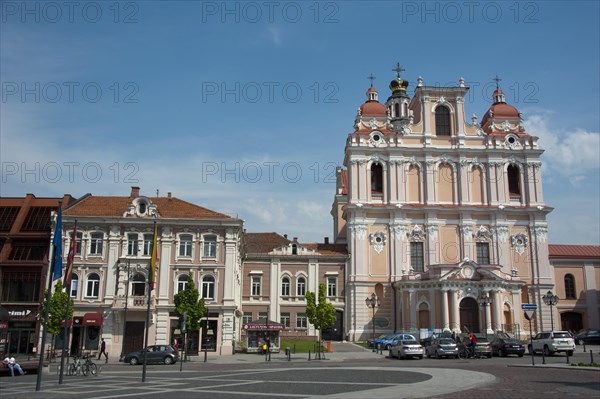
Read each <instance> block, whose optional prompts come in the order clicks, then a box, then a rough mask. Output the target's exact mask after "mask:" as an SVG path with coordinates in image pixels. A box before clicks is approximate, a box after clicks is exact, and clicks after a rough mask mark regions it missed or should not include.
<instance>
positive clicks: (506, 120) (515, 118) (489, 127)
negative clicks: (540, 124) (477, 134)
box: [481, 76, 525, 135]
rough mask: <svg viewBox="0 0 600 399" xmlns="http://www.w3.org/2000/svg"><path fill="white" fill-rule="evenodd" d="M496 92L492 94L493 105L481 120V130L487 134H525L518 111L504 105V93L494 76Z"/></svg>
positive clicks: (508, 105) (498, 79) (497, 78)
mask: <svg viewBox="0 0 600 399" xmlns="http://www.w3.org/2000/svg"><path fill="white" fill-rule="evenodd" d="M494 80H495V81H496V90H494V94H492V99H493V101H494V103H493V104H492V105H491V106H490V108H489V109H488V110H487V112H486V113H485V115H484V116H483V118H482V119H481V129H482V130H483V131H484V132H486V133H488V134H495V135H506V134H510V133H513V134H525V129H524V127H523V118H522V117H521V113H520V112H519V110H518V109H516V108H515V107H513V106H512V105H510V104H508V103H506V97H505V95H504V91H503V90H502V89H501V88H500V80H501V79H500V78H499V77H498V76H496V77H495V78H494Z"/></svg>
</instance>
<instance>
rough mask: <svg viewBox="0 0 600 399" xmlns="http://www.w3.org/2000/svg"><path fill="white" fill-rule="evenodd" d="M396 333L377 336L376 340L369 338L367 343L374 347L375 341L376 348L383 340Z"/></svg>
mask: <svg viewBox="0 0 600 399" xmlns="http://www.w3.org/2000/svg"><path fill="white" fill-rule="evenodd" d="M394 335H396V334H383V335H380V336H379V337H377V338H375V340H373V339H368V340H367V345H368V346H369V348H372V347H373V342H375V348H377V345H378V344H380V343H381V342H382V341H383V340H386V339H390V338H392V337H393V336H394Z"/></svg>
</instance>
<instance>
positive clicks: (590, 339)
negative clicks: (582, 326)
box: [575, 330, 600, 345]
mask: <svg viewBox="0 0 600 399" xmlns="http://www.w3.org/2000/svg"><path fill="white" fill-rule="evenodd" d="M575 343H576V344H577V345H583V344H586V345H600V330H581V331H579V332H578V333H577V334H575Z"/></svg>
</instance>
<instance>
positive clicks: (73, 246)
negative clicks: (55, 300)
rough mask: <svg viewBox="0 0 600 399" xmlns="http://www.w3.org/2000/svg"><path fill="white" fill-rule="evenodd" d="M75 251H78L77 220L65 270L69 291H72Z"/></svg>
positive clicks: (66, 284) (65, 282) (66, 286)
mask: <svg viewBox="0 0 600 399" xmlns="http://www.w3.org/2000/svg"><path fill="white" fill-rule="evenodd" d="M75 252H77V220H76V221H75V227H73V237H71V245H70V246H69V256H68V257H67V268H66V270H65V281H64V284H63V285H64V286H65V288H66V289H67V292H70V291H71V273H72V271H73V258H75Z"/></svg>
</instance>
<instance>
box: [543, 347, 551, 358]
mask: <svg viewBox="0 0 600 399" xmlns="http://www.w3.org/2000/svg"><path fill="white" fill-rule="evenodd" d="M544 356H552V352H550V349H549V348H548V345H544Z"/></svg>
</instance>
